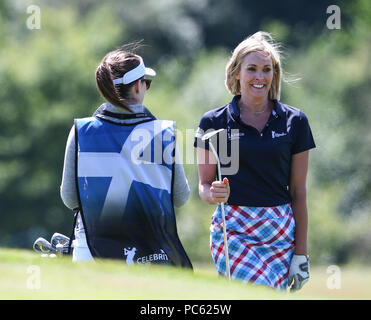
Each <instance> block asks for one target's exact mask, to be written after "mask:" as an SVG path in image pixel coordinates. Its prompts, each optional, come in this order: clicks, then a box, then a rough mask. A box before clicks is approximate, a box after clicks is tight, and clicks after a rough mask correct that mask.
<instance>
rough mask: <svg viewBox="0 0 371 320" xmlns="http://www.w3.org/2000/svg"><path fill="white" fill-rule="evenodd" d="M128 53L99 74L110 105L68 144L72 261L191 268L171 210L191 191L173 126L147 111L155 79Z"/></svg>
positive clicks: (115, 54) (81, 122) (66, 191)
mask: <svg viewBox="0 0 371 320" xmlns="http://www.w3.org/2000/svg"><path fill="white" fill-rule="evenodd" d="M155 75H156V72H155V71H154V70H153V69H150V68H146V67H145V65H144V62H143V59H142V58H141V57H140V56H139V55H137V54H135V53H134V52H132V51H130V50H127V49H124V48H123V49H118V50H115V51H112V52H109V53H108V54H107V55H106V56H105V57H104V58H103V60H102V61H101V63H100V64H99V66H98V67H97V70H96V84H97V88H98V91H99V93H100V94H101V96H102V97H103V98H104V99H105V100H106V101H107V102H106V103H104V104H102V105H101V106H100V107H99V108H98V109H97V110H96V111H95V113H94V115H93V116H92V117H89V118H84V119H76V120H75V123H74V126H73V127H72V129H71V131H70V134H69V137H68V141H67V146H66V153H65V161H64V168H63V177H62V184H61V197H62V200H63V202H64V204H65V205H66V206H67V207H68V208H70V209H73V210H75V211H76V215H75V223H74V240H73V261H90V260H94V258H116V259H122V260H123V261H126V263H127V264H133V263H140V264H143V263H156V264H167V265H176V266H181V267H188V268H192V265H191V262H190V260H189V258H188V256H187V254H186V252H185V251H184V249H183V247H182V244H181V242H180V240H179V238H178V235H177V228H176V221H175V214H174V205H175V206H177V207H179V206H182V205H183V204H184V203H185V202H186V201H187V200H188V197H189V194H190V190H189V186H188V182H187V179H186V177H185V174H184V169H183V166H182V164H180V163H177V162H176V161H175V159H177V158H178V157H177V154H178V153H177V149H176V141H175V132H176V129H175V123H174V122H173V121H167V120H157V119H156V118H155V117H154V115H153V114H152V113H151V112H150V111H149V110H148V109H147V108H146V107H145V106H144V105H143V100H144V97H145V94H146V93H147V91H148V89H149V88H150V85H151V81H152V80H151V79H149V78H147V76H155Z"/></svg>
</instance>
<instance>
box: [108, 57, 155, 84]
mask: <svg viewBox="0 0 371 320" xmlns="http://www.w3.org/2000/svg"><path fill="white" fill-rule="evenodd" d="M139 58H140V63H139V66H137V67H136V68H134V69H133V70H130V71H128V72H126V73H125V74H124V76H123V77H122V78H118V79H114V80H113V84H115V85H116V84H128V83H131V82H133V81H135V80H138V79H139V78H141V77H143V76H152V77H154V76H155V75H156V71H155V70H153V69H151V68H146V66H145V65H144V62H143V59H142V58H141V57H139Z"/></svg>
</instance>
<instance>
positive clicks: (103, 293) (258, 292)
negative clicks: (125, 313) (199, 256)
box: [0, 248, 371, 300]
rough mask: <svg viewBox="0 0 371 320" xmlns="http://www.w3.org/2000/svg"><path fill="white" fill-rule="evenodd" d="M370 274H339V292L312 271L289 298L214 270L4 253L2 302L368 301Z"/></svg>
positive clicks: (321, 272) (322, 273) (0, 254)
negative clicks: (34, 300) (300, 287)
mask: <svg viewBox="0 0 371 320" xmlns="http://www.w3.org/2000/svg"><path fill="white" fill-rule="evenodd" d="M370 271H371V270H370V268H368V269H367V268H365V267H363V268H361V267H359V268H355V267H354V268H345V269H344V268H342V269H341V288H340V289H333V290H330V289H328V288H327V286H326V283H327V281H328V278H329V277H330V275H329V274H327V273H326V268H315V269H313V270H312V274H311V280H310V282H309V283H307V284H306V285H305V287H304V288H303V290H301V291H299V292H297V293H295V294H290V293H279V292H277V291H275V290H272V289H269V288H265V287H261V286H254V285H251V284H245V283H241V282H238V281H232V282H229V281H228V280H226V279H225V278H221V277H218V276H217V275H216V273H215V271H214V269H213V267H212V266H208V267H201V266H197V265H196V266H195V270H194V272H190V271H185V270H179V269H177V268H169V267H160V266H130V267H129V266H126V265H124V264H122V263H121V262H118V261H98V262H95V263H72V262H71V258H70V257H63V258H54V259H52V258H41V257H40V256H39V255H38V254H36V253H34V252H32V251H29V250H18V249H5V248H2V249H0V299H3V300H4V299H5V300H7V299H89V300H90V299H124V300H162V299H167V300H199V299H201V300H215V299H221V300H241V299H242V300H249V299H254V300H270V299H275V300H280V299H370V298H371V288H370V287H371V286H370V284H371V272H370ZM38 274H39V279H40V281H39V282H38V281H37V276H38ZM38 285H39V287H38Z"/></svg>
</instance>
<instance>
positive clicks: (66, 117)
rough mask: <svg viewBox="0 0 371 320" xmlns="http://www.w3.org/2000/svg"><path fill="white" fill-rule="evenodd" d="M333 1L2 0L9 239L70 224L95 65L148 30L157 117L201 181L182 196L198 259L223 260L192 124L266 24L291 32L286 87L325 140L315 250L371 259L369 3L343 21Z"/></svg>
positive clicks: (313, 209) (2, 149)
mask: <svg viewBox="0 0 371 320" xmlns="http://www.w3.org/2000/svg"><path fill="white" fill-rule="evenodd" d="M32 4H34V5H37V6H39V7H40V10H41V29H29V28H27V24H26V23H27V20H28V19H29V18H30V16H31V14H30V13H27V8H28V6H29V5H32ZM330 4H333V3H331V2H329V1H312V2H308V3H302V2H300V3H299V4H298V3H297V2H296V1H291V0H290V1H285V2H284V3H281V2H277V1H261V2H260V3H258V4H257V3H256V2H255V1H242V0H240V1H227V0H222V1H212V0H197V1H196V0H188V1H186V0H175V1H170V0H158V1H149V0H147V1H146V0H139V1H114V0H108V1H105V2H103V3H102V2H101V1H98V0H86V1H79V2H76V1H63V2H60V1H51V0H50V1H49V0H35V1H19V0H17V1H11V0H4V1H2V2H1V3H0V57H1V59H0V101H1V115H0V204H1V218H0V245H1V246H6V247H23V248H30V247H31V245H32V242H33V241H34V240H35V238H36V237H38V236H44V237H46V238H49V237H50V236H51V235H52V233H54V232H56V231H58V232H62V233H65V234H70V232H71V228H72V212H70V211H69V210H68V209H67V208H65V207H64V205H63V203H62V201H61V200H60V196H59V185H60V182H61V176H62V168H63V158H64V148H65V143H66V139H67V136H68V133H69V130H70V128H71V126H72V123H73V118H78V117H84V116H87V115H90V114H92V113H93V112H94V110H95V109H96V108H97V107H98V106H99V105H100V104H101V103H102V102H103V100H102V99H101V98H100V97H99V95H98V93H97V90H96V88H95V80H94V73H95V68H96V66H97V64H98V63H99V61H100V60H101V59H102V57H103V56H104V55H105V53H106V52H108V51H110V50H113V49H115V48H117V47H118V46H120V45H122V44H125V43H129V42H132V41H134V40H141V39H143V43H144V44H145V46H144V47H143V48H141V49H140V50H139V52H138V53H139V54H141V55H142V56H143V57H144V59H145V61H146V64H147V65H149V66H152V67H153V68H154V69H155V70H156V71H157V73H158V76H157V77H156V78H155V80H154V81H153V85H152V87H151V90H150V92H149V93H148V95H147V96H146V98H145V101H144V103H145V105H146V106H148V107H149V108H150V110H151V111H153V113H154V114H155V115H156V116H157V117H158V118H162V119H173V120H176V121H177V127H178V130H179V132H180V133H182V137H183V143H182V144H181V145H180V146H181V148H182V151H183V156H184V157H183V161H184V167H185V170H186V174H187V178H188V180H189V184H190V187H191V190H192V194H191V198H190V200H189V201H188V203H187V204H186V205H185V206H183V207H182V208H179V209H177V223H178V232H179V235H180V237H181V240H182V242H183V244H184V246H185V249H186V251H187V252H188V253H189V255H190V258H191V260H192V261H195V262H197V263H211V260H210V254H209V233H208V227H209V223H210V219H211V214H212V212H213V211H214V207H212V206H209V205H207V204H205V203H203V202H201V201H200V199H199V197H198V191H197V184H198V176H197V167H196V165H195V155H194V154H193V159H192V156H191V154H190V152H189V151H188V150H191V152H193V148H192V144H193V139H192V134H189V133H190V132H193V131H194V130H195V129H196V128H197V126H198V122H199V120H200V118H201V116H202V114H203V113H204V112H206V111H207V110H210V109H212V108H216V107H218V106H220V105H223V104H225V103H227V102H228V101H230V100H231V96H230V95H229V93H228V92H227V90H226V89H225V87H224V69H225V65H226V62H227V60H228V58H229V55H230V52H231V51H232V50H233V48H234V47H235V46H236V45H237V44H238V43H239V42H240V41H241V40H243V39H244V38H245V37H246V36H248V35H250V34H252V33H254V32H256V31H258V30H265V31H269V32H272V34H273V35H274V37H275V38H276V39H277V40H279V41H280V42H281V43H282V44H283V53H284V60H283V67H284V70H285V71H286V74H287V80H288V81H287V82H284V84H283V90H282V97H281V100H282V101H283V102H285V103H287V104H290V105H293V106H296V107H298V108H300V109H302V110H303V111H304V112H305V113H306V114H307V116H308V118H309V121H310V124H311V127H312V131H313V134H314V138H315V141H316V144H317V148H316V149H314V150H312V151H311V152H310V171H309V176H308V184H307V187H308V188H307V189H308V206H309V214H310V230H309V249H310V256H311V261H312V263H313V264H329V263H331V264H332V263H335V264H343V263H370V262H371V258H370V257H371V233H370V229H371V215H370V213H371V209H370V204H371V197H370V192H371V179H370V168H371V160H370V154H371V152H370V151H371V143H370V142H371V134H370V131H369V123H370V120H371V103H370V101H371V99H370V98H371V90H370V88H371V63H370V59H371V52H370V43H371V41H370V40H371V39H370V38H371V35H370V32H369V30H370V28H371V4H370V2H369V1H367V0H356V1H352V2H351V3H349V2H346V1H338V2H337V4H338V5H339V7H340V8H341V14H342V15H341V17H342V20H341V21H342V24H341V29H340V30H329V29H328V28H327V27H326V19H327V18H328V16H329V15H328V14H326V8H327V7H328V6H329V5H330ZM296 78H300V80H298V81H290V79H291V80H293V79H296ZM191 130H193V131H191ZM186 155H187V157H189V158H187V159H186V158H185V156H186ZM188 162H193V164H192V163H188Z"/></svg>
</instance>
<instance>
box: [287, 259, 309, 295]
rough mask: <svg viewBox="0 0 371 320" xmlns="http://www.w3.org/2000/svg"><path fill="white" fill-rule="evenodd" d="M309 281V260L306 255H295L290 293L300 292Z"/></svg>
mask: <svg viewBox="0 0 371 320" xmlns="http://www.w3.org/2000/svg"><path fill="white" fill-rule="evenodd" d="M308 280H309V259H308V257H307V256H306V255H304V254H294V256H293V257H292V260H291V265H290V271H289V286H290V285H291V283H292V282H293V283H292V286H291V288H290V292H294V291H296V290H300V289H301V288H302V287H303V285H304V284H305V283H306V282H307V281H308Z"/></svg>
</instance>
